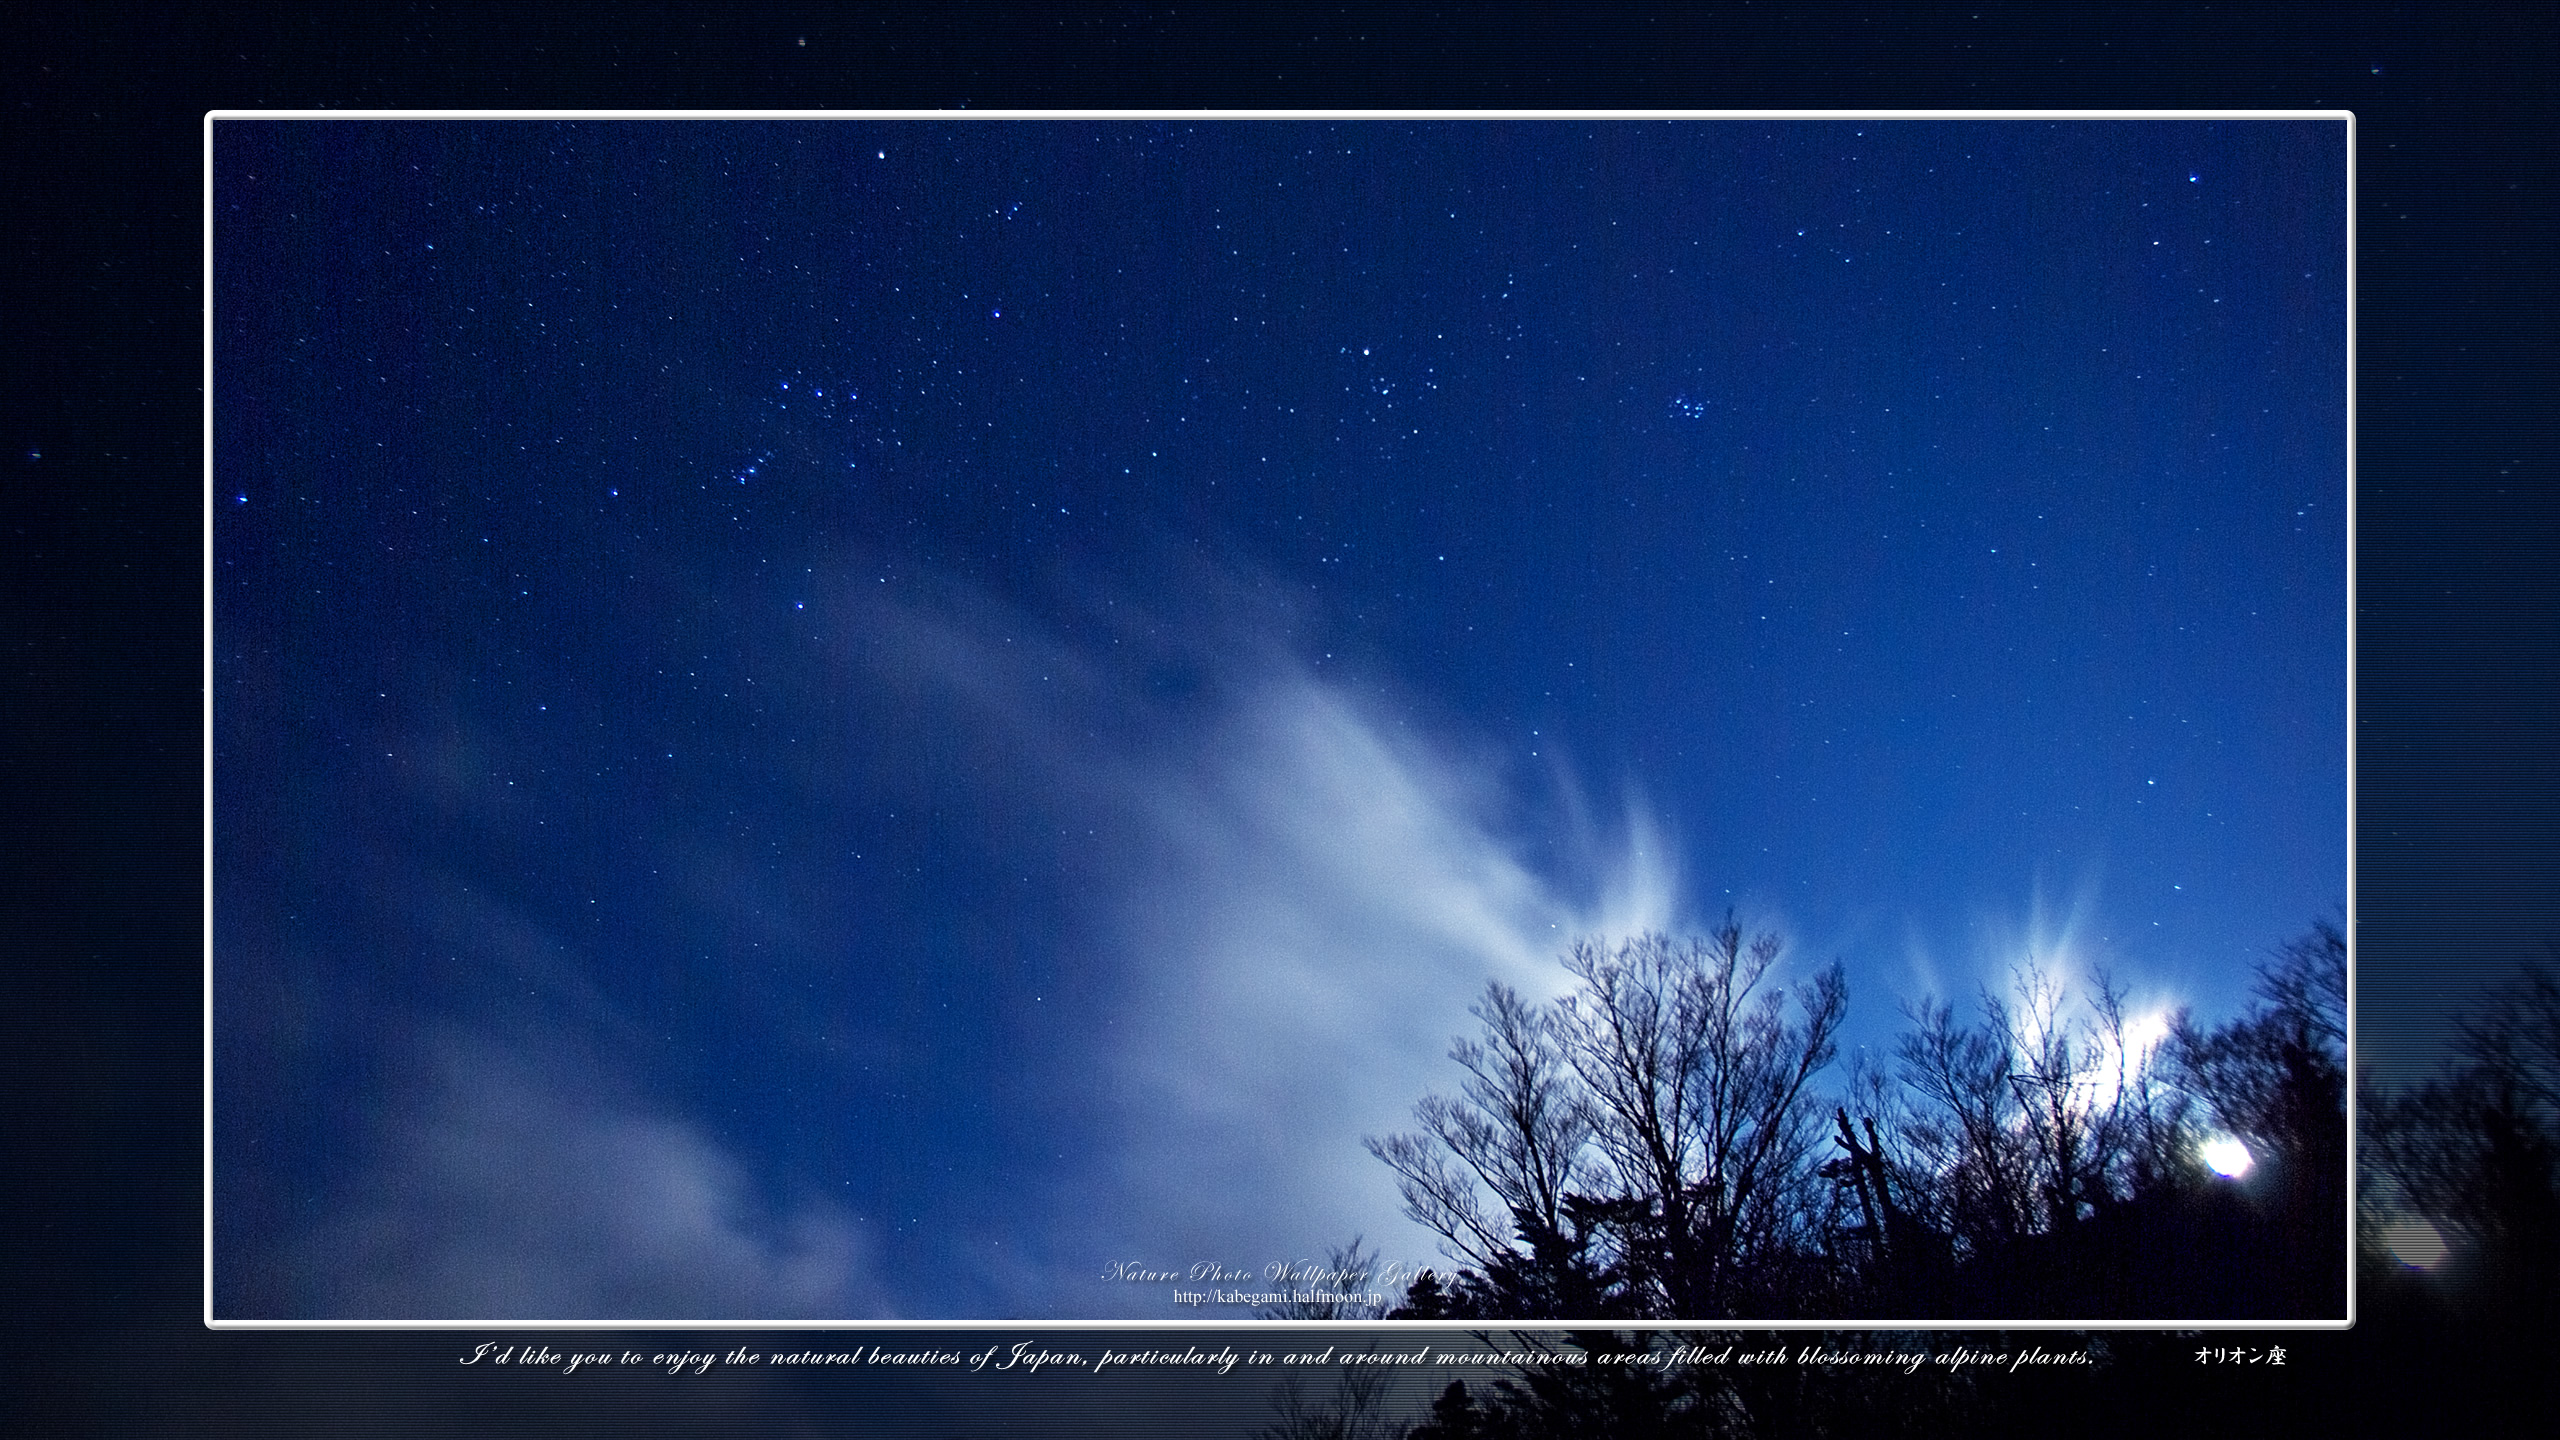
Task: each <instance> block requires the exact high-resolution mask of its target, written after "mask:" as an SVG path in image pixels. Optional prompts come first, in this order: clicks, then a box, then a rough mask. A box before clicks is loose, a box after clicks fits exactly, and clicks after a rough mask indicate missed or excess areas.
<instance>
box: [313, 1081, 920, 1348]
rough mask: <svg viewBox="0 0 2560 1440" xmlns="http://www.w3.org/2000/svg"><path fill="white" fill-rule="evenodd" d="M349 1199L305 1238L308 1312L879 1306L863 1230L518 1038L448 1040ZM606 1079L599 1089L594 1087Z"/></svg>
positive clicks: (700, 1314)
mask: <svg viewBox="0 0 2560 1440" xmlns="http://www.w3.org/2000/svg"><path fill="white" fill-rule="evenodd" d="M421 1080H422V1083H421V1084H420V1085H419V1086H418V1087H417V1088H416V1089H415V1090H414V1091H413V1092H411V1095H410V1098H409V1102H408V1108H407V1109H406V1110H405V1112H404V1113H400V1114H396V1115H393V1116H388V1117H386V1122H387V1123H386V1124H385V1125H384V1126H383V1129H382V1140H381V1155H380V1160H379V1163H378V1164H377V1165H376V1167H375V1168H374V1169H373V1170H372V1171H371V1172H370V1174H369V1176H368V1178H367V1180H366V1181H365V1183H364V1186H363V1188H362V1191H361V1193H360V1194H359V1196H358V1197H357V1199H356V1202H355V1203H354V1204H353V1205H352V1206H351V1207H350V1208H349V1209H348V1210H347V1211H346V1212H345V1213H344V1214H343V1215H342V1216H341V1217H340V1218H339V1219H338V1220H336V1221H335V1222H333V1223H331V1224H330V1225H328V1226H327V1227H325V1228H324V1229H322V1230H320V1231H319V1232H317V1233H316V1234H314V1235H312V1236H310V1237H308V1238H307V1239H306V1241H305V1243H304V1244H303V1245H302V1247H301V1248H300V1253H299V1256H298V1259H299V1261H300V1263H299V1264H298V1265H297V1266H296V1269H297V1270H298V1271H299V1273H300V1276H301V1283H302V1288H303V1289H304V1290H305V1291H306V1297H307V1304H308V1306H309V1308H310V1309H311V1310H313V1311H315V1312H317V1313H319V1314H322V1315H328V1316H334V1317H346V1318H405V1319H428V1318H471V1319H484V1318H485V1319H580V1318H589V1319H659V1318H666V1319H718V1318H730V1317H774V1318H783V1317H798V1316H808V1317H855V1316H863V1315H871V1314H877V1313H879V1312H880V1309H881V1306H882V1303H883V1301H882V1297H881V1296H880V1295H879V1294H878V1293H877V1291H876V1289H875V1288H874V1286H873V1285H872V1282H871V1280H870V1279H869V1276H868V1268H867V1265H866V1259H865V1255H866V1243H865V1238H864V1235H863V1233H862V1231H861V1229H860V1227H859V1226H858V1225H857V1224H856V1223H855V1222H854V1221H853V1220H852V1219H851V1217H849V1216H847V1215H845V1214H843V1213H842V1212H841V1211H839V1210H837V1209H835V1208H834V1207H832V1206H829V1205H827V1204H824V1203H822V1202H804V1203H800V1204H797V1205H792V1206H788V1207H779V1208H778V1207H775V1206H773V1205H771V1204H768V1203H767V1202H766V1200H765V1199H764V1198H763V1197H761V1196H759V1195H758V1194H757V1193H756V1191H755V1187H754V1186H753V1185H752V1184H751V1182H750V1181H749V1179H748V1177H747V1174H746V1171H745V1170H744V1168H743V1167H742V1166H741V1165H740V1164H739V1163H738V1162H737V1160H735V1159H734V1158H733V1157H732V1156H730V1155H729V1154H728V1153H727V1152H725V1151H724V1150H723V1149H722V1148H721V1147H720V1146H719V1145H718V1144H717V1143H715V1142H714V1141H713V1140H712V1139H711V1138H710V1137H709V1136H708V1135H707V1134H705V1133H704V1132H703V1131H702V1130H701V1129H700V1128H698V1127H697V1126H695V1125H692V1124H689V1123H687V1122H685V1121H683V1120H680V1119H677V1118H674V1117H671V1116H669V1115H666V1114H662V1113H657V1112H655V1111H653V1110H652V1109H651V1108H650V1107H648V1106H646V1105H644V1104H640V1103H637V1102H634V1101H629V1100H625V1099H619V1098H609V1096H610V1091H611V1089H612V1086H611V1082H610V1080H609V1079H607V1078H605V1077H602V1076H599V1075H597V1074H595V1073H592V1072H591V1071H588V1070H586V1069H585V1068H584V1067H581V1066H579V1065H576V1064H573V1063H568V1062H563V1061H559V1060H557V1059H554V1060H550V1061H546V1060H545V1059H544V1058H543V1057H541V1056H538V1055H535V1054H531V1053H528V1051H527V1049H526V1047H524V1046H522V1045H520V1044H519V1045H508V1046H503V1047H502V1046H498V1045H494V1044H491V1043H488V1042H487V1041H485V1040H477V1041H474V1040H463V1039H459V1038H454V1037H449V1036H448V1037H443V1038H439V1039H436V1040H432V1041H430V1042H428V1043H427V1044H426V1045H425V1046H424V1073H423V1075H422V1076H421ZM600 1092H604V1093H600Z"/></svg>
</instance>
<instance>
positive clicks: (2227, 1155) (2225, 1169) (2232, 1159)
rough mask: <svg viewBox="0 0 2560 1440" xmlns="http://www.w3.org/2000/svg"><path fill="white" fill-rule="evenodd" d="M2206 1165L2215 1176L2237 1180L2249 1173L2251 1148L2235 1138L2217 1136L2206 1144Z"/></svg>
mask: <svg viewBox="0 0 2560 1440" xmlns="http://www.w3.org/2000/svg"><path fill="white" fill-rule="evenodd" d="M2204 1163H2205V1164H2207V1165H2210V1166H2212V1167H2213V1173H2214V1174H2216V1175H2222V1176H2226V1177H2228V1178H2230V1179H2234V1180H2237V1179H2239V1178H2240V1177H2241V1176H2243V1175H2246V1174H2248V1173H2249V1165H2250V1160H2249V1147H2248V1146H2246V1145H2243V1144H2241V1143H2240V1142H2239V1140H2238V1139H2236V1138H2235V1137H2233V1136H2229V1135H2216V1136H2215V1137H2213V1138H2212V1139H2210V1140H2207V1141H2206V1142H2204Z"/></svg>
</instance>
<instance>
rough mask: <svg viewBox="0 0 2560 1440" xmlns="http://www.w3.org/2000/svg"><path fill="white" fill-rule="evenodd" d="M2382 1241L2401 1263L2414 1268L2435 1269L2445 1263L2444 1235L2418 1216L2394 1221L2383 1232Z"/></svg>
mask: <svg viewBox="0 0 2560 1440" xmlns="http://www.w3.org/2000/svg"><path fill="white" fill-rule="evenodd" d="M2382 1241H2383V1243H2384V1244H2386V1245H2389V1246H2390V1247H2391V1253H2392V1254H2393V1255H2394V1256H2395V1257H2397V1258H2398V1259H2399V1261H2400V1263H2401V1264H2403V1265H2406V1266H2408V1267H2409V1268H2410V1269H2412V1270H2433V1269H2434V1268H2436V1267H2437V1266H2438V1265H2441V1264H2443V1263H2444V1255H2445V1244H2444V1236H2443V1235H2442V1234H2441V1233H2439V1232H2438V1231H2437V1230H2436V1227H2434V1226H2433V1225H2430V1224H2428V1223H2427V1222H2426V1221H2424V1220H2422V1219H2419V1218H2417V1217H2416V1216H2411V1217H2410V1218H2408V1219H2406V1220H2401V1221H2397V1222H2394V1223H2393V1225H2392V1226H2391V1228H2390V1229H2388V1230H2385V1231H2383V1232H2382Z"/></svg>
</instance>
